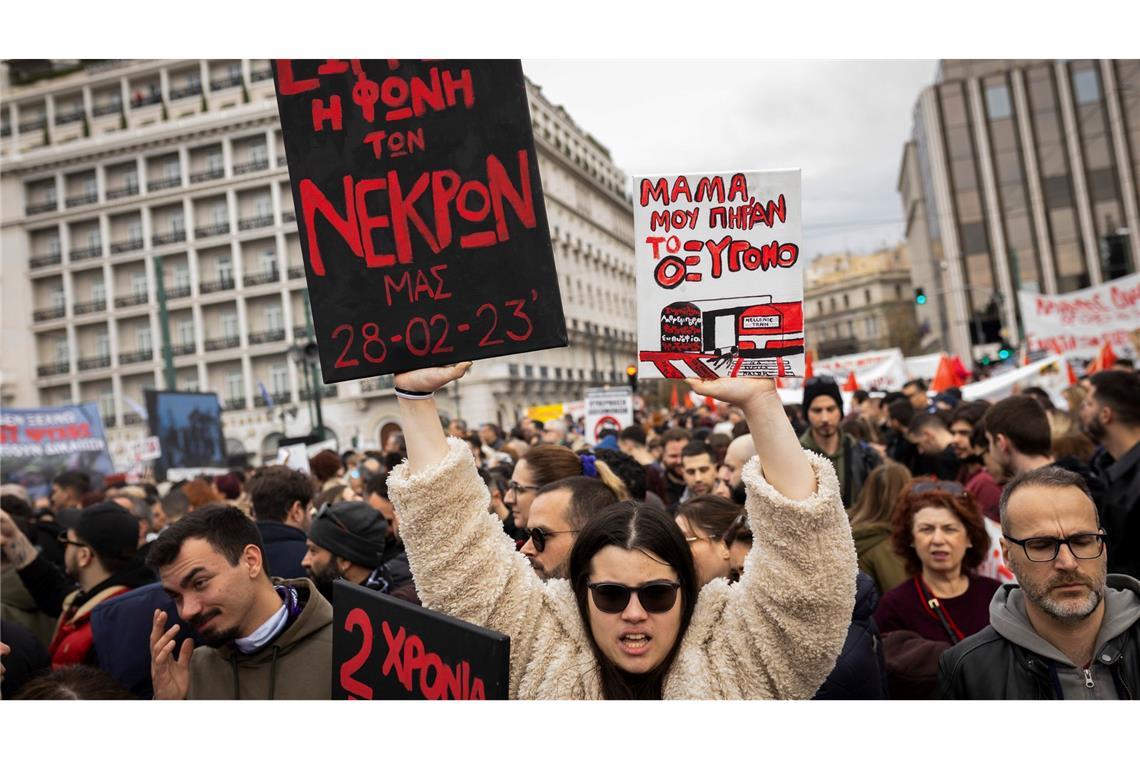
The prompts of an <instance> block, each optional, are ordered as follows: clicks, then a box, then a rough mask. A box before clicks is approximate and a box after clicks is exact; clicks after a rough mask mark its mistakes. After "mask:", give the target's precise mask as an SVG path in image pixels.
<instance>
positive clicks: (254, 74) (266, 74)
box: [249, 68, 273, 82]
mask: <svg viewBox="0 0 1140 760" xmlns="http://www.w3.org/2000/svg"><path fill="white" fill-rule="evenodd" d="M272 77H273V69H269V68H265V69H257V70H253V71H250V72H249V81H251V82H260V81H261V80H262V79H271V78H272Z"/></svg>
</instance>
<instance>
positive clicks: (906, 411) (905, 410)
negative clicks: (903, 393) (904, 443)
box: [887, 399, 914, 427]
mask: <svg viewBox="0 0 1140 760" xmlns="http://www.w3.org/2000/svg"><path fill="white" fill-rule="evenodd" d="M887 415H888V416H889V417H890V418H891V419H892V420H894V421H895V422H897V423H899V424H900V425H902V426H903V427H906V426H908V425H910V421H911V420H913V419H914V407H913V406H911V405H910V402H909V401H907V400H906V399H899V400H898V401H892V402H891V403H890V404H889V405H888V406H887Z"/></svg>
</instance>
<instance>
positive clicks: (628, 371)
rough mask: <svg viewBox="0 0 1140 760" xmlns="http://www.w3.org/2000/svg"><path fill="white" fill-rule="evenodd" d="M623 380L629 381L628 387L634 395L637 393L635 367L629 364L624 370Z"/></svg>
mask: <svg viewBox="0 0 1140 760" xmlns="http://www.w3.org/2000/svg"><path fill="white" fill-rule="evenodd" d="M625 379H626V380H628V381H629V387H630V388H631V389H632V390H633V391H634V392H635V393H636V392H637V365H636V364H631V365H629V366H628V367H626V368H625Z"/></svg>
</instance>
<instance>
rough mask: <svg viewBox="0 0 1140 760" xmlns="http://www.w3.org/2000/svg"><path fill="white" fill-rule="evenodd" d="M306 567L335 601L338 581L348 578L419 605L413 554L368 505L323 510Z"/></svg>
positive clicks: (316, 521) (303, 563) (312, 534)
mask: <svg viewBox="0 0 1140 760" xmlns="http://www.w3.org/2000/svg"><path fill="white" fill-rule="evenodd" d="M306 546H307V551H306V552H305V557H304V559H302V560H301V566H302V567H304V568H305V572H306V573H307V574H308V576H309V578H310V579H311V580H312V581H313V584H314V585H315V586H316V587H317V589H318V590H319V591H320V592H321V593H322V594H323V595H324V596H325V598H327V599H328V600H329V601H330V602H331V601H332V594H333V582H334V581H336V580H337V579H338V578H344V579H345V580H347V581H350V582H352V583H356V584H359V585H361V586H364V587H365V588H370V589H373V590H376V591H379V592H381V593H385V594H392V595H393V596H397V597H399V598H401V599H404V600H406V601H411V602H415V603H416V604H418V603H419V598H418V597H417V596H416V593H415V585H414V584H413V583H412V572H411V569H410V568H409V567H408V559H407V556H406V555H405V554H404V553H403V551H401V547H400V546H399V545H398V544H397V542H396V540H395V538H394V537H391V536H389V535H388V521H387V520H386V519H385V518H384V515H383V514H381V513H380V512H379V511H378V510H376V509H373V508H372V507H371V506H369V505H368V504H365V503H364V502H362V501H342V502H340V503H338V504H329V505H326V506H323V507H322V508H321V509H320V510H319V511H318V512H317V514H316V517H314V518H313V522H312V525H311V526H310V527H309V537H308V540H307V541H306Z"/></svg>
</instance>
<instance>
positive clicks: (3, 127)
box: [0, 124, 12, 137]
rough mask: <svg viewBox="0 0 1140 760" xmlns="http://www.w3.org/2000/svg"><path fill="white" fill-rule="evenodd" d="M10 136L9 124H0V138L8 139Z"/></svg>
mask: <svg viewBox="0 0 1140 760" xmlns="http://www.w3.org/2000/svg"><path fill="white" fill-rule="evenodd" d="M11 134H12V125H11V124H0V137H8V136H9V135H11Z"/></svg>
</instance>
